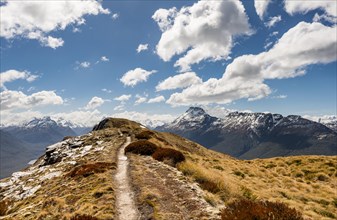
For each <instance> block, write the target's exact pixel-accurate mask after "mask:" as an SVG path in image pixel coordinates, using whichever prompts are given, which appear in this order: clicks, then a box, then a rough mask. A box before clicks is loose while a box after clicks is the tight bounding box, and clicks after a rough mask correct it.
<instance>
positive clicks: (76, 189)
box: [0, 119, 337, 219]
mask: <svg viewBox="0 0 337 220" xmlns="http://www.w3.org/2000/svg"><path fill="white" fill-rule="evenodd" d="M126 137H131V140H132V144H133V145H135V144H136V146H137V147H136V148H135V149H136V151H141V150H143V153H141V154H144V151H145V152H146V154H147V155H151V154H152V156H146V155H139V154H134V153H132V152H133V151H129V150H130V149H131V147H129V146H131V145H129V146H128V147H129V148H128V147H127V148H126V149H129V150H128V152H130V153H127V154H126V156H127V158H128V160H129V162H130V164H129V167H128V173H129V177H128V178H130V184H131V189H132V192H128V193H130V196H131V198H133V199H134V202H135V204H136V207H137V213H138V215H139V218H140V219H220V212H221V210H222V209H223V208H224V207H225V206H227V205H228V204H230V203H231V202H233V201H236V200H240V199H244V198H245V199H249V200H251V201H256V200H270V201H275V202H283V203H285V204H287V205H289V206H290V207H292V208H296V209H297V210H298V211H300V212H301V213H303V216H304V217H306V218H307V219H332V218H335V214H334V213H336V211H337V207H336V203H337V195H336V191H335V187H336V183H337V171H336V166H337V159H336V157H329V156H296V157H283V158H271V159H259V160H251V161H245V160H237V159H234V158H232V157H230V156H228V155H225V154H222V153H218V152H215V151H212V150H208V149H206V148H204V147H202V146H200V145H198V144H196V143H194V142H192V141H189V140H187V139H184V138H182V137H179V136H177V135H174V134H169V133H160V132H155V131H151V130H148V129H146V128H145V127H144V126H142V125H140V124H138V123H135V122H131V121H128V120H124V119H106V120H104V121H102V122H101V123H100V124H99V125H97V126H96V127H95V128H94V131H92V132H91V133H89V134H87V135H83V136H79V137H76V138H69V139H67V140H64V141H62V142H59V143H57V144H55V145H52V146H50V147H48V148H47V151H46V153H45V154H44V155H43V156H42V157H40V159H39V160H38V161H37V162H36V163H35V164H34V165H32V166H30V167H28V168H27V169H25V170H23V171H21V172H17V173H14V174H13V175H12V177H10V178H6V179H3V180H1V181H0V200H1V202H0V219H76V218H75V216H76V215H77V217H78V218H77V219H80V216H82V217H83V215H88V216H92V217H95V218H92V219H118V217H120V216H121V213H119V211H120V210H117V209H116V203H118V201H119V202H120V199H121V198H119V196H118V194H116V190H117V189H118V187H119V186H118V181H116V178H114V177H116V175H117V174H118V173H117V169H116V167H117V166H118V165H119V161H120V159H119V158H118V157H117V152H118V149H119V148H120V147H121V146H122V145H123V143H124V142H125V141H126ZM140 143H142V144H140ZM149 143H150V144H149ZM144 146H152V147H153V146H154V148H153V149H155V153H157V152H160V151H159V150H158V149H161V153H162V155H163V154H165V152H170V154H169V156H168V157H163V158H161V157H160V154H159V156H158V153H157V155H156V156H155V153H153V152H150V153H149V152H148V150H149V149H150V148H145V147H144ZM167 148H169V149H171V150H168V149H167ZM181 153H182V155H183V158H181V157H180V159H179V160H177V161H176V160H175V159H177V158H179V157H177V155H180V154H181ZM172 155H174V156H173V157H172ZM166 156H167V155H166ZM127 158H125V159H127ZM123 160H124V159H123Z"/></svg>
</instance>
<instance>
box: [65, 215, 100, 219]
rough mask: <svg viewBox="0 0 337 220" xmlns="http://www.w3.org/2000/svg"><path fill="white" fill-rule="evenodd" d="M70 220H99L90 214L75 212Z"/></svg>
mask: <svg viewBox="0 0 337 220" xmlns="http://www.w3.org/2000/svg"><path fill="white" fill-rule="evenodd" d="M70 220H99V219H98V218H96V217H94V216H91V215H81V214H76V215H74V216H73V217H71V218H70Z"/></svg>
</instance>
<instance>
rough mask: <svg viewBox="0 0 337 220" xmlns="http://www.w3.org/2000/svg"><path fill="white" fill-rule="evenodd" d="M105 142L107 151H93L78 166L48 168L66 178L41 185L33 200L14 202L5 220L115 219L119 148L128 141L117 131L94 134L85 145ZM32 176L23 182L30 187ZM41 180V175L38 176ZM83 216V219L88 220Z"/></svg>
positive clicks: (54, 179) (77, 162)
mask: <svg viewBox="0 0 337 220" xmlns="http://www.w3.org/2000/svg"><path fill="white" fill-rule="evenodd" d="M97 141H104V142H103V144H102V145H103V146H104V149H102V150H100V151H94V152H90V153H89V154H87V155H85V156H83V157H79V158H77V159H76V165H72V164H67V163H66V162H67V161H63V162H65V163H63V165H62V167H58V166H60V164H53V165H50V166H48V169H54V168H55V169H61V170H62V175H61V176H59V177H55V178H52V179H46V180H44V181H43V182H40V185H41V188H40V189H39V190H38V191H37V192H36V193H35V194H34V196H32V197H28V198H26V199H23V200H19V201H13V204H12V206H11V207H10V208H9V209H8V210H7V212H6V214H7V215H6V217H5V219H13V220H14V219H15V220H20V219H25V220H26V219H27V220H29V219H34V220H36V219H41V220H42V219H43V220H44V219H70V218H72V217H74V218H75V216H76V215H77V216H78V218H75V219H82V218H81V217H83V216H84V217H85V215H88V216H91V217H95V218H97V219H114V217H115V216H116V210H115V193H114V189H115V184H114V180H113V175H114V172H115V168H116V166H115V164H116V153H117V149H118V148H119V147H120V146H121V145H122V144H123V142H124V141H125V137H120V136H119V133H118V130H117V129H106V130H100V131H95V132H93V135H92V136H90V137H87V138H86V139H85V140H84V145H93V146H94V145H96V144H97ZM29 178H31V177H29V176H27V177H23V178H22V181H23V182H25V183H27V184H29V180H28V179H29ZM37 178H39V176H37ZM84 217H83V219H85V218H84Z"/></svg>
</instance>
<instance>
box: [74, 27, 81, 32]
mask: <svg viewBox="0 0 337 220" xmlns="http://www.w3.org/2000/svg"><path fill="white" fill-rule="evenodd" d="M80 32H81V29H79V28H77V27H74V28H73V33H80Z"/></svg>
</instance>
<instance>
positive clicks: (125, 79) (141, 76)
mask: <svg viewBox="0 0 337 220" xmlns="http://www.w3.org/2000/svg"><path fill="white" fill-rule="evenodd" d="M156 72H157V70H151V71H147V70H144V69H142V68H136V69H134V70H129V71H128V72H126V73H125V74H124V75H123V76H122V78H121V79H120V81H121V82H122V83H123V84H124V85H125V86H131V87H134V86H135V85H137V84H138V83H140V82H146V81H147V79H148V78H149V76H150V75H151V74H153V73H156Z"/></svg>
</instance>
